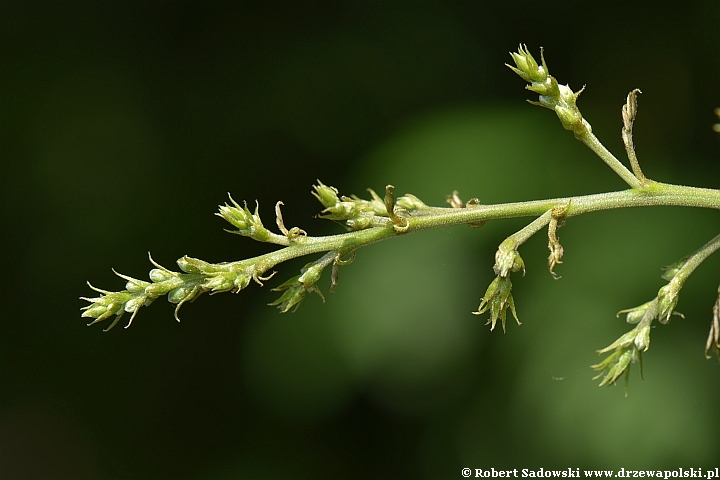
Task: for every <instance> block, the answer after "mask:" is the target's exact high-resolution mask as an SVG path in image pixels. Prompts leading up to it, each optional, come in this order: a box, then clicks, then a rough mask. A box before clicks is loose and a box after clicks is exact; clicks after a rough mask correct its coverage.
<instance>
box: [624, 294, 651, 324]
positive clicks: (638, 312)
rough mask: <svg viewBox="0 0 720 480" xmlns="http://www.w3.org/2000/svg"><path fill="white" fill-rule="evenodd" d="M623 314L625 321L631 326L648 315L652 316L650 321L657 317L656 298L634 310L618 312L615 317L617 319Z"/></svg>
mask: <svg viewBox="0 0 720 480" xmlns="http://www.w3.org/2000/svg"><path fill="white" fill-rule="evenodd" d="M623 313H625V314H627V315H626V316H625V321H626V322H627V323H629V324H631V325H635V324H636V323H639V322H640V320H642V319H643V318H645V317H646V316H648V315H649V316H652V319H654V318H655V317H656V316H657V298H654V299H652V300H650V301H649V302H646V303H643V304H642V305H640V306H638V307H635V308H628V309H627V310H620V311H619V312H618V313H617V315H616V316H617V317H619V316H620V315H621V314H623Z"/></svg>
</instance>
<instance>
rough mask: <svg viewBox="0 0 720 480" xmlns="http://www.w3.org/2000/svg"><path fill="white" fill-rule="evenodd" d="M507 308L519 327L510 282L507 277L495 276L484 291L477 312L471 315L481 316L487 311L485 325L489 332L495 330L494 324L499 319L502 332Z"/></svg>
mask: <svg viewBox="0 0 720 480" xmlns="http://www.w3.org/2000/svg"><path fill="white" fill-rule="evenodd" d="M508 308H510V310H511V311H512V314H513V317H515V321H516V322H517V323H518V325H520V320H518V317H517V312H515V301H514V300H513V297H512V282H511V281H510V278H508V277H502V276H497V277H495V280H493V281H492V282H491V283H490V286H489V287H488V288H487V290H486V291H485V296H484V297H483V298H482V300H481V301H480V306H479V307H478V310H477V312H472V313H473V315H482V314H483V313H485V312H487V311H488V310H489V311H490V319H489V320H488V321H487V323H486V325H487V324H490V331H493V330H494V329H495V324H496V323H497V321H498V319H500V321H501V322H502V327H503V332H504V331H505V318H506V314H507V309H508Z"/></svg>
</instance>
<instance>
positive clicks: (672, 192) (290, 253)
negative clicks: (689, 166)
mask: <svg viewBox="0 0 720 480" xmlns="http://www.w3.org/2000/svg"><path fill="white" fill-rule="evenodd" d="M631 175H632V174H631ZM633 178H635V177H633ZM636 180H637V179H636ZM670 205H673V206H687V207H699V208H711V209H718V210H720V190H712V189H706V188H696V187H685V186H680V185H669V184H663V183H658V182H649V183H648V184H647V185H646V186H644V187H642V188H637V189H630V190H622V191H617V192H608V193H600V194H594V195H584V196H578V197H564V198H553V199H547V200H536V201H529V202H518V203H505V204H498V205H475V206H473V207H472V208H444V207H429V208H428V209H426V210H424V211H423V214H422V215H418V216H411V217H408V218H407V220H408V229H407V232H414V231H420V230H428V229H431V228H439V227H447V226H452V225H461V224H468V223H477V222H482V221H486V220H496V219H501V218H514V217H528V216H542V217H540V218H538V219H537V220H535V222H538V225H540V226H539V227H538V228H542V227H543V226H544V224H543V222H545V218H544V215H543V214H547V212H548V211H549V210H552V209H553V208H555V207H566V209H565V210H564V212H565V213H564V216H565V217H566V218H567V217H572V216H577V215H582V214H584V213H590V212H596V211H601V210H612V209H616V208H627V207H647V206H670ZM378 220H380V219H378ZM381 222H384V225H383V226H377V227H372V228H367V229H365V230H358V231H354V232H349V233H343V234H339V235H330V236H326V237H298V238H297V239H296V240H295V242H294V243H292V244H291V245H290V246H288V247H285V248H282V249H280V250H276V251H274V252H270V253H266V254H264V255H260V256H258V257H254V258H250V259H247V260H242V261H239V262H233V263H232V264H231V265H237V266H238V267H240V266H246V265H248V264H249V263H256V264H257V265H258V266H259V267H261V268H260V269H261V270H262V271H267V270H268V269H270V268H272V267H273V266H275V265H277V264H279V263H282V262H285V261H287V260H290V259H293V258H297V257H301V256H304V255H309V254H312V253H318V252H327V251H330V250H337V251H338V252H340V254H341V255H346V254H348V253H350V252H352V251H354V250H355V249H357V248H359V247H362V246H365V245H369V244H371V243H375V242H378V241H380V240H384V239H386V238H390V237H394V236H397V235H401V234H398V233H396V232H395V230H394V229H393V226H392V221H391V220H390V219H387V218H383V219H382V220H381ZM535 222H534V223H535ZM545 223H547V222H545ZM533 233H534V232H533Z"/></svg>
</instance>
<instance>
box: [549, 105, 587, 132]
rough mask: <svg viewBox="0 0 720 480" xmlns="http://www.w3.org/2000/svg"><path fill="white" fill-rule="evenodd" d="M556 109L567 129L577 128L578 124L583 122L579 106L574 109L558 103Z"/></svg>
mask: <svg viewBox="0 0 720 480" xmlns="http://www.w3.org/2000/svg"><path fill="white" fill-rule="evenodd" d="M554 110H555V113H556V114H557V116H558V118H559V119H560V123H562V126H563V128H564V129H565V130H575V128H576V127H577V125H578V124H579V123H580V122H582V115H581V114H580V111H579V110H578V109H577V108H575V109H572V108H568V107H563V106H560V105H557V106H556V107H555V108H554Z"/></svg>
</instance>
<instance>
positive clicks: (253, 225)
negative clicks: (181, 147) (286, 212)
mask: <svg viewBox="0 0 720 480" xmlns="http://www.w3.org/2000/svg"><path fill="white" fill-rule="evenodd" d="M228 197H229V198H230V201H231V202H232V205H228V204H227V203H225V205H219V206H218V207H219V209H220V211H219V212H218V213H216V214H215V215H217V216H218V217H221V218H223V219H224V220H225V221H227V222H228V223H229V224H230V225H232V226H234V227H235V228H237V230H225V231H226V232H230V233H235V234H237V235H242V236H244V237H250V238H252V239H253V240H258V241H260V242H267V241H269V238H270V235H271V233H270V232H269V231H268V230H267V229H266V228H265V227H264V226H263V224H262V221H261V220H260V215H259V214H258V205H257V203H256V204H255V213H251V212H250V210H249V209H248V207H247V203H244V204H243V206H240V205H239V204H238V203H237V202H236V201H235V200H234V199H233V198H232V197H231V196H230V194H228Z"/></svg>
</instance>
